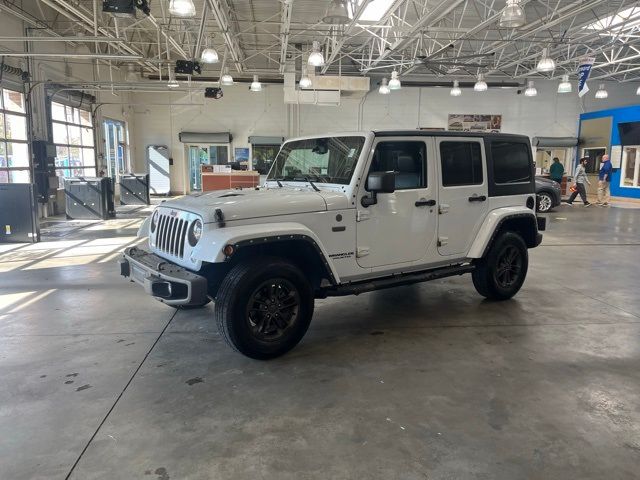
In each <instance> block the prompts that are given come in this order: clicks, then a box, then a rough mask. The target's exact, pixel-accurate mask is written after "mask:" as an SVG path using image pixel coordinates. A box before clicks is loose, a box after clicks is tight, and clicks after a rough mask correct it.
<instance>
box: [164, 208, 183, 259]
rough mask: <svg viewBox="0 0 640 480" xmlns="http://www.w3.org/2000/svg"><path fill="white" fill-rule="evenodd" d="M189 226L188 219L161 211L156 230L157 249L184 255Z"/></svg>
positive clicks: (178, 255) (175, 254) (180, 255)
mask: <svg viewBox="0 0 640 480" xmlns="http://www.w3.org/2000/svg"><path fill="white" fill-rule="evenodd" d="M187 227H188V222H187V221H186V220H183V219H181V218H177V217H175V216H171V215H165V214H163V213H160V215H159V216H158V227H157V230H156V249H158V250H160V251H162V252H165V253H168V254H169V255H173V256H174V257H178V258H182V257H184V242H185V239H186V237H187Z"/></svg>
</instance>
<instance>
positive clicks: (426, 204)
mask: <svg viewBox="0 0 640 480" xmlns="http://www.w3.org/2000/svg"><path fill="white" fill-rule="evenodd" d="M435 204H436V201H435V200H418V201H417V202H416V207H433V206H435Z"/></svg>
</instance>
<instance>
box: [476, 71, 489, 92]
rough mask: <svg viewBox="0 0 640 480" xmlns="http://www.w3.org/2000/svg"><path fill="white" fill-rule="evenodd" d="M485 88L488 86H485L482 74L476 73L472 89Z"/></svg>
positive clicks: (479, 89)
mask: <svg viewBox="0 0 640 480" xmlns="http://www.w3.org/2000/svg"><path fill="white" fill-rule="evenodd" d="M487 88H488V87H487V82H485V81H484V75H482V74H480V75H478V81H477V82H476V84H475V85H474V86H473V89H474V90H475V91H476V92H486V91H487Z"/></svg>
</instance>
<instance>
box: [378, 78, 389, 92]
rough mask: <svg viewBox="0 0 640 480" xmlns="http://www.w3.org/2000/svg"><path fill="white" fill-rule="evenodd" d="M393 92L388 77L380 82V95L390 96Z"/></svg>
mask: <svg viewBox="0 0 640 480" xmlns="http://www.w3.org/2000/svg"><path fill="white" fill-rule="evenodd" d="M390 92H391V89H390V88H389V83H388V82H387V79H386V77H385V78H383V79H382V82H380V88H379V89H378V93H380V94H382V95H388V94H389V93H390Z"/></svg>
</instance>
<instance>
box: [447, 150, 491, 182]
mask: <svg viewBox="0 0 640 480" xmlns="http://www.w3.org/2000/svg"><path fill="white" fill-rule="evenodd" d="M440 161H441V162H442V186H443V187H458V186H462V185H480V184H482V151H481V150H480V144H479V143H478V142H441V143H440Z"/></svg>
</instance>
